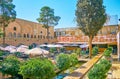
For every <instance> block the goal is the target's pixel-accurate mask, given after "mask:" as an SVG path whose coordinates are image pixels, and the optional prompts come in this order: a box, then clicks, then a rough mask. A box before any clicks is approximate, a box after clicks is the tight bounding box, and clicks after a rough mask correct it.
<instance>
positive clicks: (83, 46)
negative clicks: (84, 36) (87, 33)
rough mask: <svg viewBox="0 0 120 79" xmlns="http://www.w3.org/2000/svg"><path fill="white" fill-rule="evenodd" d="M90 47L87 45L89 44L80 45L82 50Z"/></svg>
mask: <svg viewBox="0 0 120 79" xmlns="http://www.w3.org/2000/svg"><path fill="white" fill-rule="evenodd" d="M88 46H89V45H87V44H83V45H80V46H79V47H80V48H88Z"/></svg>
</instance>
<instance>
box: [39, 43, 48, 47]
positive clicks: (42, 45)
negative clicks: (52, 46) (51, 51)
mask: <svg viewBox="0 0 120 79" xmlns="http://www.w3.org/2000/svg"><path fill="white" fill-rule="evenodd" d="M39 46H40V47H44V46H47V45H46V44H41V45H39Z"/></svg>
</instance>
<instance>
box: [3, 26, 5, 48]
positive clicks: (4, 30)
mask: <svg viewBox="0 0 120 79" xmlns="http://www.w3.org/2000/svg"><path fill="white" fill-rule="evenodd" d="M4 45H5V26H4V24H3V46H4Z"/></svg>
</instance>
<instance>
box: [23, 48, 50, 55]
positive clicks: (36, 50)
mask: <svg viewBox="0 0 120 79" xmlns="http://www.w3.org/2000/svg"><path fill="white" fill-rule="evenodd" d="M25 54H31V55H44V54H49V52H48V51H46V50H43V49H41V48H33V49H31V50H28V51H25Z"/></svg>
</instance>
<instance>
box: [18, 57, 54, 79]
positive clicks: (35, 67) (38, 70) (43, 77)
mask: <svg viewBox="0 0 120 79" xmlns="http://www.w3.org/2000/svg"><path fill="white" fill-rule="evenodd" d="M19 71H20V72H19V74H21V75H22V76H23V78H29V79H51V78H52V77H53V76H54V75H55V72H54V65H53V64H52V62H51V61H49V60H48V59H39V58H32V59H29V60H27V61H26V62H24V63H23V65H21V66H20V70H19Z"/></svg>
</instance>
